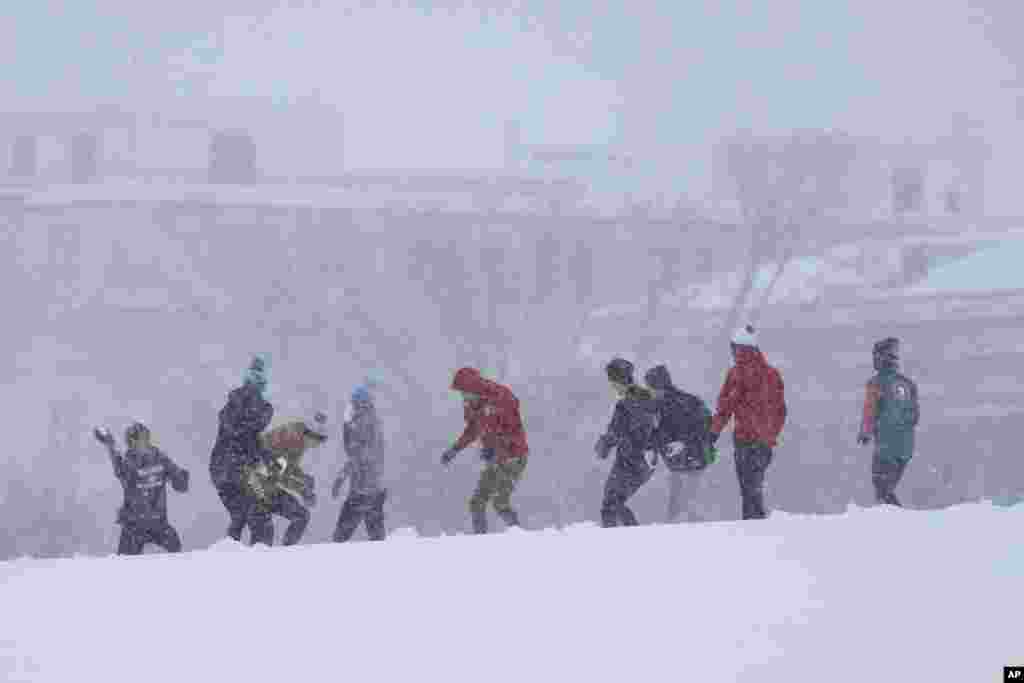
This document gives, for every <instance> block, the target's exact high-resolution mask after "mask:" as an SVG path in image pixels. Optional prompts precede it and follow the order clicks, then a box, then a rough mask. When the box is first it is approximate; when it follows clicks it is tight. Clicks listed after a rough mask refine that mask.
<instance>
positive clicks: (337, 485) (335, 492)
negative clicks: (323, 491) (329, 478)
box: [331, 477, 344, 500]
mask: <svg viewBox="0 0 1024 683" xmlns="http://www.w3.org/2000/svg"><path fill="white" fill-rule="evenodd" d="M343 483H344V482H343V481H342V480H341V477H338V478H337V479H335V480H334V485H333V486H332V487H331V498H334V499H335V500H337V499H338V496H340V495H341V486H342V484H343Z"/></svg>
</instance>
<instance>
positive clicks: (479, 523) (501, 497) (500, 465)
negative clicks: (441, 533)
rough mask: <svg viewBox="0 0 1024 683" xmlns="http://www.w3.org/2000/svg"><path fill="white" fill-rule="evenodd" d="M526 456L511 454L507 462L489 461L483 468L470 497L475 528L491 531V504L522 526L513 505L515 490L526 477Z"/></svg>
mask: <svg viewBox="0 0 1024 683" xmlns="http://www.w3.org/2000/svg"><path fill="white" fill-rule="evenodd" d="M525 469H526V458H510V459H508V460H505V461H504V462H489V463H487V464H486V465H485V466H484V469H483V471H481V472H480V481H479V482H478V483H477V485H476V491H474V492H473V497H472V498H470V499H469V513H470V516H471V517H472V519H473V531H474V532H476V533H478V534H485V533H487V504H488V503H491V505H493V506H494V511H495V512H497V513H498V516H499V517H501V519H502V520H503V521H504V522H505V524H507V525H508V526H519V515H518V514H517V513H516V511H515V510H514V509H513V508H512V492H513V491H515V489H516V485H517V484H518V483H519V480H520V479H522V477H523V471H524V470H525Z"/></svg>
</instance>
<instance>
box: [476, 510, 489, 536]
mask: <svg viewBox="0 0 1024 683" xmlns="http://www.w3.org/2000/svg"><path fill="white" fill-rule="evenodd" d="M472 518H473V533H474V534H486V533H487V512H486V511H483V510H473V511H472Z"/></svg>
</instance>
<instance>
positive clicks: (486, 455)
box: [480, 448, 497, 463]
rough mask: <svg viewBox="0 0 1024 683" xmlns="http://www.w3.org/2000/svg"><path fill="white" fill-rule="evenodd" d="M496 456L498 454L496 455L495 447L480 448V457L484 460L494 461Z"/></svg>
mask: <svg viewBox="0 0 1024 683" xmlns="http://www.w3.org/2000/svg"><path fill="white" fill-rule="evenodd" d="M496 457H497V456H496V454H495V452H494V449H493V448H481V449H480V459H481V460H483V461H484V462H486V463H492V462H494V459H495V458H496Z"/></svg>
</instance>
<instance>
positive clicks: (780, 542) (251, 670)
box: [0, 503, 1024, 683]
mask: <svg viewBox="0 0 1024 683" xmlns="http://www.w3.org/2000/svg"><path fill="white" fill-rule="evenodd" d="M1022 527H1024V506H1015V507H996V506H993V505H991V504H989V503H979V504H970V505H962V506H959V507H955V508H951V509H947V510H943V511H930V512H914V511H907V510H895V509H883V508H871V509H861V508H856V507H852V508H850V509H849V510H848V511H847V512H846V514H844V515H839V516H813V517H812V516H806V517H805V516H793V515H787V514H785V513H778V512H777V513H775V514H774V515H773V516H772V517H771V518H770V519H768V520H766V521H763V522H723V523H708V524H683V525H673V526H645V527H637V528H632V529H617V530H603V529H599V528H596V527H594V526H591V525H579V526H573V527H569V528H568V529H566V530H554V529H549V530H544V531H535V532H528V531H513V532H509V533H505V534H501V535H493V536H487V537H471V536H460V537H442V538H435V539H426V538H416V537H415V536H414V534H411V533H400V534H396V535H394V536H393V537H392V538H391V539H390V540H389V541H387V542H385V543H355V544H349V545H344V546H338V545H314V546H300V547H295V548H274V549H266V548H254V549H250V548H245V547H243V546H240V545H238V544H235V543H234V542H231V541H222V542H220V543H218V544H216V545H214V546H213V547H212V548H210V549H209V550H207V551H199V552H191V553H184V554H181V555H177V556H167V555H158V554H149V555H145V556H142V557H136V558H117V557H109V558H75V559H67V560H35V559H21V560H16V561H13V562H8V563H4V564H2V565H0V605H3V614H4V618H3V619H0V678H2V679H3V680H5V681H11V682H14V681H33V682H35V683H49V682H51V681H52V682H61V683H64V682H66V681H88V680H97V681H105V682H107V683H114V682H117V681H139V680H145V681H148V682H149V683H158V682H161V681H168V682H174V683H180V682H181V681H185V680H188V681H235V680H237V681H246V682H247V683H257V682H259V681H274V682H280V681H285V680H304V681H323V680H367V681H368V680H373V681H410V680H444V681H448V682H450V683H455V682H457V681H474V682H476V681H480V680H486V681H489V682H491V683H496V682H498V681H517V682H520V683H521V682H522V681H556V680H561V681H587V682H588V683H593V682H596V681H617V682H621V681H700V682H701V683H712V682H714V681H741V680H742V681H748V680H749V681H789V682H794V681H830V682H836V681H849V682H851V683H867V682H869V681H870V682H872V683H874V682H877V681H906V680H915V681H949V682H950V683H962V682H963V681H996V680H1001V678H1000V676H1001V673H1002V667H1003V666H1005V665H1009V664H1020V663H1022V662H1024V640H1022V639H1021V636H1020V606H1021V604H1020V588H1021V585H1022V581H1024V545H1022V544H1021V543H1020V542H1019V539H1020V529H1021V528H1022Z"/></svg>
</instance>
